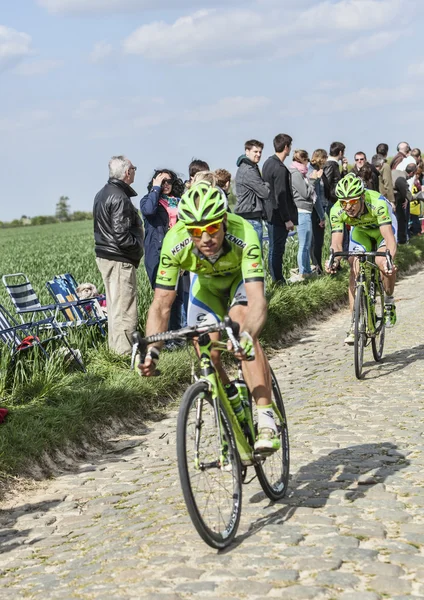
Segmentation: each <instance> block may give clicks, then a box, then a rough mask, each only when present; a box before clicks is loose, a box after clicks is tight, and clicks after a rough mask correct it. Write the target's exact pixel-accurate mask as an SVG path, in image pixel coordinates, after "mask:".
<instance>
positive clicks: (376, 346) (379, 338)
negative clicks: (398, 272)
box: [371, 274, 386, 362]
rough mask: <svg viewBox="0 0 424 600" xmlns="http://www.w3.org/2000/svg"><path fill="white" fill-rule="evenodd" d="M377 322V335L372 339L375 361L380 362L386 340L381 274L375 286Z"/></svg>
mask: <svg viewBox="0 0 424 600" xmlns="http://www.w3.org/2000/svg"><path fill="white" fill-rule="evenodd" d="M374 306H375V322H376V330H377V332H378V333H377V334H376V335H375V337H373V338H372V339H371V347H372V353H373V356H374V360H375V361H376V362H379V361H380V360H381V359H382V358H383V350H384V339H385V335H386V324H385V322H384V289H383V283H382V281H381V275H380V274H379V276H378V280H377V283H376V284H375V305H374Z"/></svg>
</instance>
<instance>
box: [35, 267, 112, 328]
mask: <svg viewBox="0 0 424 600" xmlns="http://www.w3.org/2000/svg"><path fill="white" fill-rule="evenodd" d="M46 287H47V289H48V291H49V293H50V295H51V296H52V298H53V299H54V301H55V302H56V305H57V306H58V307H59V310H60V311H61V313H62V315H63V316H64V318H65V319H66V323H68V324H72V323H74V324H75V325H86V326H88V327H90V326H96V327H98V328H99V331H100V333H101V334H102V335H103V336H105V335H106V331H105V329H104V327H103V324H104V323H106V322H107V317H106V316H105V314H104V312H103V311H102V309H101V306H100V304H99V302H98V300H97V298H89V299H80V298H78V295H77V292H76V288H77V287H78V286H77V283H76V281H75V279H74V278H73V277H72V275H71V274H70V273H66V274H64V275H56V277H54V278H53V279H51V280H50V281H47V283H46Z"/></svg>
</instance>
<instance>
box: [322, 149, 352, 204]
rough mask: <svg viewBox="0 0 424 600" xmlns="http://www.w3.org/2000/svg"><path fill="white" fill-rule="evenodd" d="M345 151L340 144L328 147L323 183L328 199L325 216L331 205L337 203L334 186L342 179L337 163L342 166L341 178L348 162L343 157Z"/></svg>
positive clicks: (345, 171) (344, 173)
mask: <svg viewBox="0 0 424 600" xmlns="http://www.w3.org/2000/svg"><path fill="white" fill-rule="evenodd" d="M345 149H346V146H345V145H344V144H342V143H341V142H333V143H332V144H331V146H330V156H329V157H328V159H327V162H326V163H325V166H324V175H325V181H326V182H327V183H326V185H328V188H327V190H326V197H327V199H328V206H327V214H330V210H331V208H332V206H333V204H334V203H335V202H337V198H336V192H335V190H336V185H337V183H338V182H339V181H340V179H341V178H342V174H341V173H340V166H339V163H341V164H342V171H343V176H344V175H346V173H347V168H348V162H347V158H345V155H344V151H345Z"/></svg>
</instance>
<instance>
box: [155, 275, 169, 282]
mask: <svg viewBox="0 0 424 600" xmlns="http://www.w3.org/2000/svg"><path fill="white" fill-rule="evenodd" d="M157 279H158V281H171V278H170V277H164V276H163V275H158V278H157Z"/></svg>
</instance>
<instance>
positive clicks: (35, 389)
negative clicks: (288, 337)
mask: <svg viewBox="0 0 424 600" xmlns="http://www.w3.org/2000/svg"><path fill="white" fill-rule="evenodd" d="M423 260H424V236H422V237H419V238H415V239H414V240H413V241H412V242H411V244H409V245H408V246H401V247H400V248H399V253H398V256H397V260H396V262H397V265H398V267H399V272H400V274H402V273H403V274H405V273H406V271H407V270H408V268H409V267H410V266H412V265H414V264H416V263H418V262H420V261H423ZM347 280H348V270H347V268H346V267H345V268H344V269H343V270H342V271H341V272H340V273H339V274H338V275H337V276H336V277H322V278H319V279H317V280H315V281H309V282H307V283H300V284H296V285H293V286H288V287H284V288H281V287H277V286H275V285H273V284H272V283H271V282H270V281H268V283H267V296H268V300H269V317H268V322H267V325H266V327H265V329H264V331H263V341H264V343H265V344H266V345H268V346H269V347H270V346H275V345H278V343H279V342H281V341H283V339H284V335H285V334H287V333H288V332H289V331H290V330H291V329H293V328H294V327H295V326H299V325H304V324H305V323H306V322H307V320H310V319H311V318H317V319H319V318H320V317H321V316H322V314H323V313H324V312H326V311H327V310H328V309H329V308H331V307H334V306H339V305H341V304H344V303H345V302H346V299H347ZM85 356H86V363H87V367H88V373H87V374H82V373H78V372H74V373H70V372H65V371H64V369H63V365H62V364H61V363H58V362H57V361H54V360H53V361H50V362H49V363H46V362H45V361H39V360H38V359H39V357H37V356H35V357H34V358H33V359H29V358H28V357H27V356H23V357H22V358H20V359H19V361H18V362H17V364H16V368H15V370H14V376H13V377H11V376H10V371H9V375H7V371H8V369H7V364H6V363H7V357H6V355H5V353H4V352H3V354H2V356H0V397H2V400H1V401H0V405H1V406H5V407H7V408H9V410H10V412H9V415H8V417H7V419H6V421H5V422H4V423H3V424H1V425H0V484H1V482H2V481H3V482H5V481H7V479H8V478H10V477H11V476H16V475H29V474H31V473H32V466H33V465H34V464H37V465H38V466H39V467H40V469H41V472H44V474H45V475H48V473H49V461H48V460H45V457H46V456H52V455H54V453H55V452H56V451H64V450H65V449H66V448H67V447H68V446H69V444H70V443H71V444H75V443H81V442H82V441H85V442H88V443H90V442H93V443H98V442H99V441H100V440H101V438H102V431H104V430H105V429H106V428H107V429H109V428H110V427H111V426H113V425H114V423H116V422H117V421H128V420H131V419H134V418H137V419H153V420H154V419H155V418H160V417H161V416H162V415H163V414H164V412H165V411H166V407H167V406H168V405H169V402H170V401H171V400H174V399H176V398H178V396H179V395H180V393H181V391H182V389H183V388H184V386H185V385H187V383H188V382H189V380H190V361H189V360H188V354H187V350H181V351H178V352H173V353H167V352H163V353H162V356H161V365H160V368H161V372H162V375H161V376H160V377H158V378H154V379H142V378H140V377H138V376H136V375H135V374H134V373H132V372H130V371H129V369H128V366H129V360H128V359H127V358H120V357H116V356H115V355H112V354H110V353H109V352H108V351H107V350H106V349H105V347H104V343H100V344H98V345H97V347H95V348H93V347H92V348H91V349H87V350H86V352H85ZM21 361H25V363H23V362H21ZM43 467H44V471H43ZM0 487H1V485H0Z"/></svg>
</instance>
